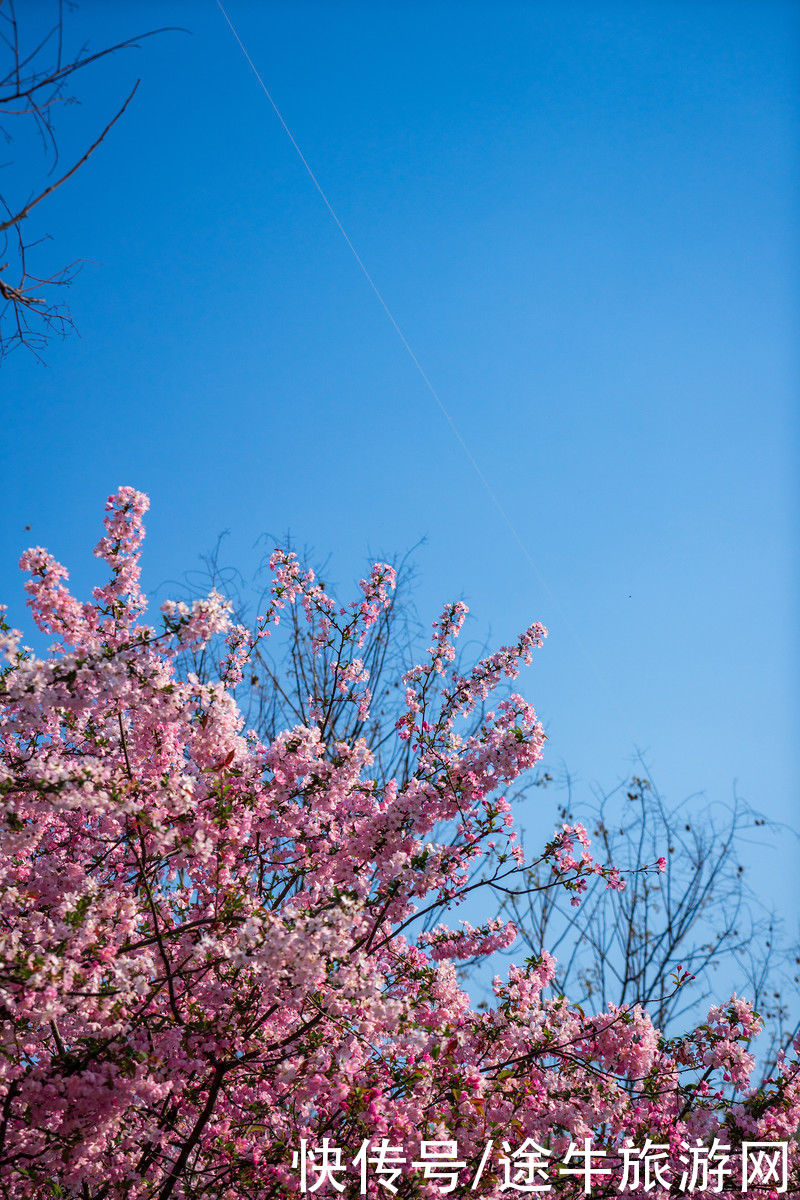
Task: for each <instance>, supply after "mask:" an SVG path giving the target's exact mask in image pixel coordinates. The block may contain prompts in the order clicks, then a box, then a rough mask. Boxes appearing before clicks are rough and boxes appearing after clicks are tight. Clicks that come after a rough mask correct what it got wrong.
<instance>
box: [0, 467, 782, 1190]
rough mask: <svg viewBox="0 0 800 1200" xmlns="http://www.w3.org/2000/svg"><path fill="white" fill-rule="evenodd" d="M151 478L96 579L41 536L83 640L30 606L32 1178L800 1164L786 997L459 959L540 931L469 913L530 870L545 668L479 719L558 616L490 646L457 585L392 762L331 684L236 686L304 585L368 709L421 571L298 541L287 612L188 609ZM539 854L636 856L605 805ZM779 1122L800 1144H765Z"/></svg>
mask: <svg viewBox="0 0 800 1200" xmlns="http://www.w3.org/2000/svg"><path fill="white" fill-rule="evenodd" d="M146 509H147V500H146V498H145V497H144V496H143V495H141V494H140V493H138V492H135V491H134V490H133V489H131V488H121V489H120V490H119V491H118V492H117V493H116V494H115V495H113V496H111V497H110V498H109V501H108V504H107V506H106V518H105V536H104V537H103V538H102V540H101V541H100V543H99V545H98V547H97V549H96V554H97V555H98V556H99V557H100V558H101V559H102V560H104V562H105V563H106V564H107V566H108V568H109V572H110V576H109V580H108V582H107V583H106V584H105V585H104V586H102V587H99V588H97V589H96V590H95V592H94V595H93V599H92V600H91V601H90V602H85V603H82V602H80V601H79V600H77V599H76V598H75V597H73V596H72V594H71V593H70V592H69V590H68V589H67V587H66V583H65V581H66V577H67V573H66V571H65V569H64V568H63V567H62V566H61V565H60V564H58V563H57V562H55V561H54V560H53V558H52V557H51V556H50V555H48V554H47V553H46V552H45V551H44V550H42V549H40V548H37V549H34V550H30V551H28V552H27V553H26V554H25V555H24V556H23V559H22V566H23V567H24V568H25V569H26V570H27V571H28V572H29V573H30V579H29V581H28V583H27V585H26V586H27V590H28V593H29V603H30V606H31V609H32V612H33V616H34V619H35V621H36V624H37V625H38V627H39V628H40V629H41V630H43V631H45V632H47V633H49V634H52V635H55V637H56V639H57V641H56V644H55V645H54V646H53V647H52V649H51V651H50V656H49V657H48V658H45V659H42V658H38V657H36V656H34V655H33V653H32V652H30V651H28V650H26V649H25V648H24V647H23V646H22V644H21V635H20V634H18V633H17V632H16V631H13V630H10V629H8V627H7V626H5V627H4V633H3V642H4V650H5V656H6V662H7V665H6V667H5V670H4V673H3V676H2V681H1V682H0V701H1V702H2V716H1V718H0V719H1V721H2V725H1V728H0V735H1V736H2V768H1V773H0V788H1V790H2V822H0V826H1V830H2V832H1V835H0V836H1V839H2V840H1V843H0V877H1V878H2V893H1V895H2V898H1V899H0V910H1V912H2V929H1V930H0V945H1V946H2V950H1V951H0V1019H2V1034H1V1035H0V1037H1V1039H2V1040H1V1041H0V1047H1V1048H2V1054H1V1055H0V1089H2V1090H1V1092H0V1184H2V1193H3V1195H4V1196H8V1197H10V1198H11V1200H16V1198H20V1200H22V1198H25V1200H33V1198H34V1197H35V1198H39V1197H52V1196H78V1197H82V1198H84V1200H105V1198H106V1197H107V1198H108V1200H117V1198H120V1200H121V1198H123V1197H124V1198H129V1200H141V1198H144V1197H147V1198H153V1200H156V1198H157V1200H167V1198H168V1197H170V1196H175V1197H181V1198H182V1200H194V1198H197V1200H199V1198H200V1197H213V1198H217V1200H223V1198H224V1200H234V1198H235V1200H242V1198H249V1197H253V1198H259V1200H260V1198H262V1197H264V1198H266V1197H281V1196H287V1195H288V1196H291V1195H294V1194H298V1193H302V1192H304V1191H308V1192H314V1193H315V1194H317V1195H320V1196H334V1195H340V1194H344V1195H347V1196H355V1195H371V1196H389V1195H399V1196H405V1197H428V1196H436V1195H440V1194H443V1193H448V1192H458V1191H463V1193H464V1194H472V1195H476V1196H484V1197H499V1196H501V1195H508V1194H510V1193H513V1192H515V1191H516V1192H521V1191H528V1192H534V1193H535V1194H541V1193H543V1192H545V1193H546V1192H547V1191H548V1190H549V1191H550V1192H552V1193H554V1194H556V1195H559V1196H573V1195H574V1196H578V1195H584V1194H587V1193H588V1192H589V1191H591V1193H592V1194H593V1195H617V1194H619V1193H620V1191H621V1190H622V1191H627V1193H628V1194H631V1195H642V1196H645V1195H646V1196H652V1197H655V1198H657V1200H662V1198H664V1197H667V1196H670V1195H674V1194H676V1193H677V1192H679V1191H680V1190H688V1191H692V1190H694V1191H695V1192H696V1193H699V1194H703V1195H707V1194H708V1195H710V1194H724V1195H731V1196H732V1195H741V1194H742V1191H743V1190H745V1191H747V1190H750V1187H751V1184H752V1188H753V1191H754V1194H755V1193H757V1194H759V1195H764V1196H770V1195H778V1194H787V1191H788V1194H793V1195H798V1194H800V1176H799V1175H798V1154H797V1147H796V1144H795V1141H794V1138H795V1134H796V1131H797V1128H798V1123H799V1122H800V1077H799V1076H798V1067H797V1064H796V1062H795V1061H794V1060H785V1061H784V1060H782V1061H781V1062H780V1063H779V1067H778V1070H777V1072H776V1074H775V1076H774V1077H773V1078H771V1079H770V1080H766V1081H762V1082H761V1083H760V1084H759V1085H758V1086H757V1087H756V1086H751V1083H750V1074H751V1071H752V1066H753V1062H752V1059H751V1057H750V1055H749V1053H748V1051H747V1043H748V1042H749V1041H750V1039H751V1038H752V1037H753V1035H754V1034H755V1033H756V1032H757V1031H758V1026H759V1021H758V1018H757V1016H756V1015H755V1014H754V1013H753V1012H752V1010H751V1008H750V1007H749V1005H748V1004H747V1003H746V1002H745V1001H744V1000H742V999H737V998H736V997H734V998H732V999H731V1000H729V1001H727V1002H726V1003H723V1004H721V1005H719V1006H717V1007H714V1008H713V1009H712V1010H711V1012H710V1013H709V1015H708V1019H707V1021H706V1022H704V1023H703V1024H702V1025H701V1026H699V1027H698V1028H694V1029H690V1030H688V1031H687V1032H686V1033H685V1036H683V1037H681V1038H678V1039H672V1040H667V1039H665V1038H664V1037H662V1036H661V1035H660V1033H659V1031H658V1030H657V1029H656V1028H654V1026H653V1024H652V1022H651V1020H650V1018H649V1017H648V1014H647V1013H646V1012H645V1011H644V1010H643V1009H642V1008H640V1007H638V1006H636V1007H631V1008H627V1007H621V1008H613V1007H612V1008H610V1009H608V1010H607V1011H604V1012H599V1013H591V1014H589V1013H585V1012H584V1011H583V1010H582V1009H580V1008H579V1007H576V1006H574V1005H571V1004H570V1002H569V1001H568V999H567V998H565V997H555V998H550V999H543V998H542V990H543V988H544V987H545V985H546V984H547V982H548V981H549V980H550V979H551V977H552V974H553V969H554V964H553V960H552V959H551V957H550V956H549V955H548V953H547V950H546V948H545V947H542V948H541V953H540V954H539V955H537V956H536V957H535V958H532V959H528V960H527V961H526V962H525V963H524V964H520V965H517V966H511V967H510V968H509V971H508V975H507V978H505V979H500V978H498V979H496V981H495V983H494V993H495V1000H494V1004H493V1005H492V1007H490V1008H488V1009H486V1010H485V1011H477V1010H476V1009H474V1008H473V1006H472V1005H471V1003H470V1000H469V998H468V996H467V995H466V994H465V993H464V992H463V991H462V990H461V989H460V988H459V986H458V983H457V978H456V973H455V967H454V960H458V959H460V958H461V959H463V958H472V957H474V956H475V955H489V954H491V953H492V951H493V950H495V949H497V948H498V947H501V946H502V947H507V946H509V945H510V944H511V943H512V942H513V940H514V937H515V934H516V930H515V928H514V926H513V924H511V923H510V922H503V921H500V920H490V921H488V922H486V923H485V924H484V925H483V926H481V927H479V928H475V927H472V926H471V925H469V924H467V923H464V922H461V923H458V922H457V921H454V918H453V917H451V916H450V914H449V913H448V910H450V909H453V908H454V907H455V906H456V905H457V904H458V902H459V901H460V900H461V899H462V898H463V897H464V896H465V895H466V894H467V893H468V891H469V890H470V889H471V888H475V887H477V886H479V885H480V886H483V887H488V888H490V889H494V890H495V892H497V893H498V894H507V892H508V890H509V889H514V888H515V887H516V886H518V885H519V881H520V880H521V879H522V878H524V876H523V869H524V868H526V867H527V866H529V864H526V863H525V862H524V861H523V858H522V853H521V851H520V849H519V847H518V846H517V844H516V840H515V834H514V830H513V822H512V818H511V814H510V810H509V805H508V803H507V801H506V800H505V798H504V795H503V793H504V790H506V789H507V788H508V786H509V785H510V784H511V783H512V782H513V781H514V780H515V779H516V778H517V777H518V776H519V775H520V774H521V773H522V772H523V771H525V770H526V769H527V768H529V767H530V766H532V765H533V764H534V763H535V762H536V761H537V760H538V759H539V757H540V755H541V753H542V748H543V744H544V741H545V738H544V734H543V731H542V728H541V726H540V724H539V722H538V721H537V719H536V715H535V712H534V710H533V708H532V707H531V706H530V704H529V703H528V702H527V701H525V700H524V699H523V698H522V697H521V696H519V695H516V694H512V695H510V696H506V697H505V698H503V699H500V700H499V701H498V702H497V703H495V704H494V707H493V708H491V709H490V710H488V711H485V712H484V714H483V717H482V719H481V720H480V722H479V723H478V725H477V726H475V725H474V724H473V725H470V726H469V727H468V726H467V725H466V721H467V719H468V718H469V716H470V714H473V713H474V712H475V711H476V708H478V707H479V706H480V705H483V704H484V703H485V702H490V700H491V697H492V694H493V692H495V691H496V689H497V687H498V685H499V684H500V683H501V681H502V680H503V678H506V677H507V678H513V677H515V676H516V674H517V672H518V669H519V666H520V664H521V663H523V662H528V661H530V658H531V654H532V652H533V651H534V649H536V648H537V647H539V646H540V645H541V642H542V639H543V638H544V636H545V631H544V629H543V628H542V627H541V626H540V625H532V626H531V627H530V628H529V629H528V630H527V631H526V632H525V633H524V634H523V635H522V636H521V637H520V639H519V640H518V642H517V643H516V644H514V645H513V646H508V647H503V648H502V649H501V650H500V651H499V652H498V653H497V654H495V655H492V656H491V657H488V658H486V659H483V660H481V661H479V662H478V663H476V664H475V666H474V667H473V668H472V669H471V670H470V671H468V672H466V673H461V672H458V671H455V670H454V669H453V666H452V663H453V658H454V641H455V639H456V637H457V636H458V632H459V630H460V628H461V625H462V622H463V620H464V616H465V612H466V610H465V607H464V606H463V605H461V604H454V605H448V606H447V607H446V608H445V610H444V612H443V614H442V616H441V618H440V619H439V620H438V621H437V622H436V623H435V625H434V631H433V638H432V642H431V646H430V649H429V651H428V654H427V656H426V657H425V661H424V662H422V663H420V664H419V665H418V666H416V667H415V668H414V669H413V670H411V671H410V672H408V673H407V675H406V676H405V679H404V681H403V683H404V687H405V702H404V711H403V713H402V715H401V716H400V719H399V720H398V723H397V729H396V736H397V737H398V738H400V739H402V740H404V741H405V743H406V744H407V747H408V750H409V754H410V756H411V757H410V762H411V769H410V770H409V771H407V772H406V773H405V774H404V778H403V779H402V780H400V781H398V780H397V779H389V780H382V781H380V782H378V781H377V780H376V779H375V778H373V777H371V774H370V762H371V755H370V752H369V750H368V749H367V747H366V745H365V743H364V741H363V739H360V738H354V739H353V740H352V741H350V742H347V741H336V740H334V739H331V738H330V737H329V736H327V735H328V730H329V726H328V717H329V711H328V710H329V708H330V700H328V702H327V703H326V704H323V703H322V702H321V701H320V699H319V697H315V696H311V697H310V703H309V713H310V718H311V719H310V720H309V722H308V723H306V724H304V725H299V726H297V727H295V728H291V729H286V730H285V731H283V732H282V733H280V734H279V736H277V737H276V738H275V739H274V740H273V741H272V742H271V743H270V744H263V743H262V742H261V741H259V739H258V738H257V737H256V736H255V735H253V734H251V733H248V731H247V729H246V728H245V727H244V721H243V718H242V716H241V713H240V711H239V709H238V707H237V704H236V700H235V690H236V685H237V683H238V682H239V681H240V680H241V677H242V672H243V670H244V669H245V668H246V664H247V661H248V657H249V656H250V655H251V654H252V653H253V652H254V648H255V646H256V645H257V642H258V640H259V639H262V638H264V637H267V636H269V632H270V629H271V628H272V627H273V626H274V624H275V623H277V621H278V620H279V618H280V615H281V610H282V609H283V608H284V607H285V606H286V605H300V606H302V608H303V610H304V611H305V613H306V614H307V615H308V617H309V618H313V620H314V626H315V637H316V638H317V643H318V647H319V649H320V651H321V652H322V651H323V650H324V651H325V654H326V661H328V663H329V666H330V670H331V677H332V681H333V685H334V686H333V693H331V694H335V695H336V696H337V697H339V698H344V699H345V700H346V701H347V702H348V703H351V704H352V705H353V706H354V709H355V710H356V711H357V713H358V715H359V717H360V718H364V717H365V716H366V715H367V714H368V711H369V706H370V701H371V697H370V691H369V678H368V676H367V672H366V670H365V668H364V665H363V663H362V661H361V659H360V657H359V650H360V648H361V647H362V646H363V643H364V639H365V637H366V634H367V631H368V630H369V628H370V626H371V625H372V624H373V623H374V622H375V621H376V619H378V617H379V614H380V612H381V611H382V609H383V608H384V606H385V605H386V604H387V603H388V602H389V597H390V592H391V588H392V584H393V572H392V570H391V568H390V567H387V566H386V565H381V564H378V565H376V566H375V568H374V569H373V571H372V573H371V575H370V577H369V578H368V579H364V580H362V581H361V594H360V596H359V598H358V600H356V601H354V602H353V603H351V604H350V605H349V606H347V607H342V606H340V605H338V604H337V603H335V602H334V600H333V599H332V598H331V597H330V596H328V595H327V594H326V592H325V591H324V589H323V587H322V586H321V585H320V584H319V583H318V581H317V580H316V579H315V578H314V576H313V573H312V572H310V571H304V570H302V569H301V567H300V565H299V563H298V562H297V560H296V558H295V557H294V555H292V554H288V553H276V554H275V555H274V556H273V558H272V560H271V566H272V569H273V571H274V585H273V589H272V600H271V603H270V604H269V606H268V608H267V610H266V612H265V613H264V614H263V616H262V618H261V620H260V622H259V625H258V627H257V629H256V632H255V634H253V633H248V632H247V631H246V630H245V629H244V628H243V627H242V626H239V625H236V624H234V623H233V622H232V620H231V617H230V613H229V610H228V607H227V606H226V603H225V601H224V600H223V599H222V598H221V597H220V596H219V595H217V594H215V593H212V595H211V596H209V597H208V598H207V599H206V600H201V601H197V602H195V603H194V604H192V605H186V604H176V603H170V604H166V605H164V606H163V609H162V614H161V625H160V627H159V628H155V627H153V626H152V625H150V624H145V623H144V622H143V620H142V618H143V614H144V609H145V600H144V597H143V596H142V594H141V591H140V588H139V553H140V546H141V541H142V537H143V528H142V518H143V514H144V512H145V511H146ZM220 635H223V636H224V638H225V643H226V645H225V655H224V659H223V661H222V662H221V663H220V669H219V678H218V681H217V682H201V681H200V680H199V679H198V677H197V676H196V675H193V674H191V673H189V674H188V675H187V676H186V677H185V678H181V677H180V676H179V673H178V671H177V670H176V660H177V659H178V657H179V656H180V655H181V653H182V652H184V651H185V650H186V648H187V647H197V646H200V645H203V644H207V643H208V642H209V640H210V639H213V638H218V637H219V636H220ZM326 694H329V693H326ZM467 728H468V729H469V732H467V733H465V732H464V730H465V729H467ZM540 861H542V862H545V861H546V862H547V863H548V864H549V868H550V880H549V881H548V886H554V887H566V888H567V889H568V890H569V891H570V892H571V893H572V899H573V900H574V901H576V902H578V903H579V902H580V896H581V892H582V890H583V887H584V885H585V882H586V880H587V878H589V877H591V876H592V875H598V874H599V875H601V876H603V877H604V878H605V880H606V883H607V885H608V886H609V887H611V888H621V887H623V886H624V882H625V880H624V879H623V878H622V877H620V875H619V873H618V872H616V871H615V870H614V868H613V866H612V865H610V864H607V865H601V864H598V863H596V862H595V861H594V860H593V858H592V854H591V849H590V847H589V845H588V839H587V837H586V833H585V830H584V829H583V828H582V827H580V826H565V827H562V828H561V829H559V830H557V831H556V833H555V834H554V836H553V839H552V840H551V841H550V843H549V844H548V845H547V846H546V847H545V848H544V850H543V852H542V855H541V860H540ZM641 869H642V870H658V869H659V864H658V863H656V864H653V865H652V866H647V865H644V864H642V866H641ZM430 913H438V914H440V920H439V923H438V924H437V925H436V926H435V928H433V929H432V930H430V931H429V932H427V933H425V934H421V933H419V929H420V928H421V925H420V921H421V919H422V917H423V916H425V915H426V914H430ZM675 982H676V986H678V985H679V984H680V982H681V980H680V978H679V977H676V981H675ZM723 1084H729V1085H733V1086H735V1087H736V1089H738V1090H737V1091H736V1093H735V1098H734V1100H733V1101H731V1100H730V1098H729V1096H728V1094H727V1093H724V1092H723V1090H722V1088H723ZM775 1145H780V1146H781V1147H782V1151H781V1152H782V1154H783V1161H782V1167H781V1170H782V1174H781V1175H780V1176H779V1173H778V1171H777V1167H776V1166H775V1164H772V1165H771V1166H770V1165H769V1164H768V1166H767V1169H766V1171H762V1172H761V1174H760V1175H758V1174H757V1173H756V1172H755V1171H754V1170H751V1168H752V1167H753V1164H754V1163H755V1162H756V1156H757V1155H758V1154H761V1155H762V1157H763V1154H764V1153H766V1150H763V1149H762V1150H759V1149H758V1147H759V1146H762V1147H768V1146H775ZM703 1147H705V1148H707V1153H706V1151H703V1153H705V1154H706V1157H705V1158H703V1153H701V1150H703ZM748 1154H749V1156H750V1157H749V1159H748ZM437 1156H438V1158H437ZM758 1161H759V1162H760V1160H758Z"/></svg>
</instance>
